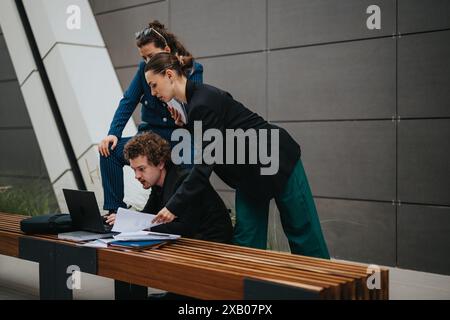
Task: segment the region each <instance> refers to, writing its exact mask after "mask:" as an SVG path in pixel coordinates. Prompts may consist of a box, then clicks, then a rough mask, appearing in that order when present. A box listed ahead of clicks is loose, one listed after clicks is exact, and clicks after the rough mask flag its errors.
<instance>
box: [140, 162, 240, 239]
mask: <svg viewBox="0 0 450 320" xmlns="http://www.w3.org/2000/svg"><path fill="white" fill-rule="evenodd" d="M166 169H167V174H166V177H165V180H164V186H163V187H162V188H161V187H158V186H155V187H152V192H151V194H150V197H149V199H148V201H147V204H146V205H145V208H144V209H143V210H142V212H146V213H152V214H157V213H158V212H159V210H161V209H162V208H164V207H165V205H166V203H167V201H168V200H169V199H170V197H171V196H172V195H173V194H174V193H175V192H176V190H177V188H178V187H179V186H180V185H181V183H182V182H183V180H184V179H185V178H186V177H187V176H188V174H189V170H186V169H182V168H180V167H179V166H175V165H173V164H169V165H168V166H167V168H166ZM177 216H178V217H177V219H175V220H174V221H172V222H170V223H166V224H162V225H159V226H156V227H153V228H152V229H151V230H152V231H156V232H164V233H173V234H179V235H181V236H183V237H189V238H195V239H200V240H208V241H215V242H223V243H230V242H231V238H232V235H233V226H232V224H231V219H230V215H229V212H228V209H227V208H226V206H225V204H224V203H223V201H222V199H221V198H220V196H219V195H218V194H217V192H216V191H215V190H214V189H213V188H212V186H211V185H208V186H206V187H205V188H204V191H203V193H202V195H201V197H200V201H197V202H189V203H187V204H186V206H185V207H184V208H183V210H182V211H180V212H178V214H177Z"/></svg>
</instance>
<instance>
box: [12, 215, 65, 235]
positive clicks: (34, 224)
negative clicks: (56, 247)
mask: <svg viewBox="0 0 450 320" xmlns="http://www.w3.org/2000/svg"><path fill="white" fill-rule="evenodd" d="M20 230H22V232H25V233H52V234H57V233H63V232H70V231H74V227H73V225H72V219H71V218H70V215H69V214H64V213H52V214H44V215H42V216H35V217H31V218H28V219H24V220H22V221H20Z"/></svg>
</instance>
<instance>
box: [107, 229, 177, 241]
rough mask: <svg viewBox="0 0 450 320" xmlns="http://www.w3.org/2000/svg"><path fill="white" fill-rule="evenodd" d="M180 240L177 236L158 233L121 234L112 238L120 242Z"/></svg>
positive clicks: (137, 232)
mask: <svg viewBox="0 0 450 320" xmlns="http://www.w3.org/2000/svg"><path fill="white" fill-rule="evenodd" d="M178 238H180V236H179V235H177V234H170V233H160V232H151V231H136V232H122V233H120V234H117V235H115V236H114V239H115V240H120V241H142V240H176V239H178Z"/></svg>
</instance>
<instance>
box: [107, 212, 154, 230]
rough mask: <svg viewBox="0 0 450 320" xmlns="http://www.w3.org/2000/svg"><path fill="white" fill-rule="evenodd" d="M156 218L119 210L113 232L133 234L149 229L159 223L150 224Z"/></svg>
mask: <svg viewBox="0 0 450 320" xmlns="http://www.w3.org/2000/svg"><path fill="white" fill-rule="evenodd" d="M155 217H156V215H154V214H148V213H142V212H137V211H133V210H128V209H124V208H119V210H117V214H116V220H115V222H114V227H113V229H112V231H113V232H135V231H141V230H144V229H149V228H151V227H155V226H158V225H160V224H161V223H152V220H153V219H154V218H155Z"/></svg>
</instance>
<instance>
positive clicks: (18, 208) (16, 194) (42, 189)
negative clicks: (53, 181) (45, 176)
mask: <svg viewBox="0 0 450 320" xmlns="http://www.w3.org/2000/svg"><path fill="white" fill-rule="evenodd" d="M0 211H1V212H7V213H18V214H24V215H29V216H36V215H41V214H46V213H54V212H59V208H58V204H57V202H56V198H55V195H54V193H53V190H52V188H51V186H50V185H49V184H48V183H43V182H42V180H36V181H34V180H33V181H32V182H31V183H28V184H26V185H25V184H23V185H18V186H4V187H0Z"/></svg>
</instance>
